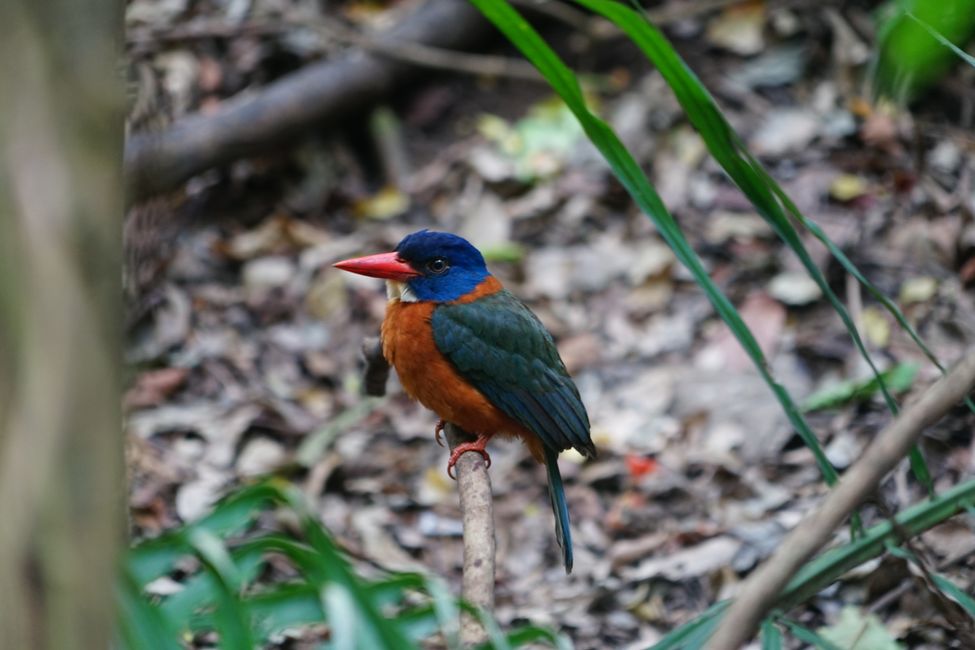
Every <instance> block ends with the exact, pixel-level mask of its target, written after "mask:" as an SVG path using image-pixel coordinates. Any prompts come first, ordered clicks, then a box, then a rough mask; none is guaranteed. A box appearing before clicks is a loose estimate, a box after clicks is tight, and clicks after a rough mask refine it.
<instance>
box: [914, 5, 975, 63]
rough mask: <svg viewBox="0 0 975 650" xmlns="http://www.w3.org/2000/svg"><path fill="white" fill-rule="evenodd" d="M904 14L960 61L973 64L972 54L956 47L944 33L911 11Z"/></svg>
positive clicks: (974, 59)
mask: <svg viewBox="0 0 975 650" xmlns="http://www.w3.org/2000/svg"><path fill="white" fill-rule="evenodd" d="M904 15H905V16H907V17H908V18H910V19H911V20H913V21H914V22H916V23H917V24H918V25H920V26H921V27H922V28H923V29H924V31H926V32H927V33H928V34H931V36H932V37H933V38H934V39H935V40H936V41H938V42H939V43H941V44H942V45H944V46H945V47H947V48H948V49H949V50H951V51H952V52H954V53H955V56H957V57H958V58H960V59H961V60H962V61H964V62H965V63H967V64H968V65H970V66H975V56H972V55H971V54H969V53H968V52H966V51H965V50H963V49H961V48H960V47H958V46H957V45H955V44H954V43H952V42H951V41H949V40H948V39H947V38H945V36H944V34H942V33H941V32H939V31H938V30H936V29H935V28H934V27H932V26H931V25H929V24H928V23H926V22H924V21H923V20H921V19H920V18H918V17H917V16H915V15H914V14H913V12H910V11H908V12H907V13H906V14H904Z"/></svg>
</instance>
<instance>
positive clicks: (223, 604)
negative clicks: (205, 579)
mask: <svg viewBox="0 0 975 650" xmlns="http://www.w3.org/2000/svg"><path fill="white" fill-rule="evenodd" d="M190 542H191V543H192V544H193V548H194V549H195V550H196V551H197V554H198V555H199V556H200V559H202V560H203V566H204V567H205V568H206V570H207V571H209V572H210V573H211V574H212V575H213V577H214V578H215V579H216V585H217V590H216V594H217V604H216V610H215V612H214V616H213V618H214V622H215V623H216V627H217V632H218V634H219V635H220V647H221V648H227V649H228V650H237V649H239V648H254V647H256V644H255V642H254V638H253V635H252V633H251V625H250V614H249V613H248V611H247V607H246V606H245V605H244V604H243V603H242V602H241V600H240V597H239V594H240V591H241V588H242V586H243V581H242V579H241V576H240V574H239V573H238V571H237V567H236V566H235V565H234V562H233V560H232V559H231V557H230V553H228V552H227V548H226V547H225V546H224V545H223V542H221V541H220V539H219V538H218V537H217V536H216V535H214V534H213V533H210V532H209V531H205V530H195V531H193V533H192V534H191V535H190Z"/></svg>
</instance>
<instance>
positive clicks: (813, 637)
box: [782, 618, 843, 650]
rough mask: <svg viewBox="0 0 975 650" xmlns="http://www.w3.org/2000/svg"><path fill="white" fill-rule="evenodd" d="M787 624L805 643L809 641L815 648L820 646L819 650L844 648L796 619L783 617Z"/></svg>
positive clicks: (794, 634) (793, 634)
mask: <svg viewBox="0 0 975 650" xmlns="http://www.w3.org/2000/svg"><path fill="white" fill-rule="evenodd" d="M782 622H783V623H785V626H786V627H787V628H789V631H790V632H792V636H794V637H796V638H797V639H799V640H800V641H802V642H804V643H808V644H809V645H811V646H812V647H814V648H819V650H843V648H840V647H839V646H837V645H836V644H834V643H830V642H829V641H827V640H826V639H824V638H823V637H821V636H819V634H817V633H816V632H813V631H812V630H810V629H809V628H807V627H803V626H801V625H799V624H798V623H796V622H794V621H790V620H789V619H787V618H784V619H782Z"/></svg>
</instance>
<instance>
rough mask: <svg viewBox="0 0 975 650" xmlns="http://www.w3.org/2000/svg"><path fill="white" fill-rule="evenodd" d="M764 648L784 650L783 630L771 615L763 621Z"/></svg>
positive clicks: (767, 649) (766, 649)
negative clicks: (781, 630) (780, 629)
mask: <svg viewBox="0 0 975 650" xmlns="http://www.w3.org/2000/svg"><path fill="white" fill-rule="evenodd" d="M762 650H782V632H780V631H779V627H778V626H777V625H776V624H775V620H773V619H772V618H771V617H769V618H767V619H765V620H764V621H762Z"/></svg>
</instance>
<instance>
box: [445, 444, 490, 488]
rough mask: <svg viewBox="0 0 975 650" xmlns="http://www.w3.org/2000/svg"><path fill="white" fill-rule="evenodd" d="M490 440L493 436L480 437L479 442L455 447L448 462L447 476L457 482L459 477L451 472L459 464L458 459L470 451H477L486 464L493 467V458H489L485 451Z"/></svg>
mask: <svg viewBox="0 0 975 650" xmlns="http://www.w3.org/2000/svg"><path fill="white" fill-rule="evenodd" d="M490 439H491V436H478V437H477V440H475V441H474V442H462V443H461V444H459V445H457V446H456V447H454V451H453V452H452V453H451V454H450V460H448V461H447V476H449V477H450V478H452V479H454V480H455V481H456V480H457V477H456V476H454V474H453V472H452V471H451V470H453V469H454V465H456V464H457V459H458V458H460V455H461V454H464V453H467V452H469V451H476V452H477V453H479V454H480V455H481V456H483V457H484V462H485V463H487V466H488V467H491V456H489V455H488V453H487V451H485V449H484V448H485V447H486V446H487V443H488V440H490Z"/></svg>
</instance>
